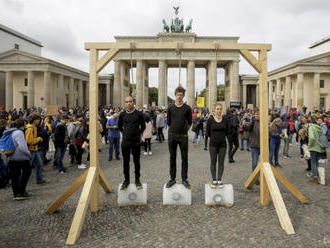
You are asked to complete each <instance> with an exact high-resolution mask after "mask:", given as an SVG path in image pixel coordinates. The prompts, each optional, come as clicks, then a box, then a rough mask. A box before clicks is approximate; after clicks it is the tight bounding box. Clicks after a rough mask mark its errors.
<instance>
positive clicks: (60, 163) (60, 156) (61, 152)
mask: <svg viewBox="0 0 330 248" xmlns="http://www.w3.org/2000/svg"><path fill="white" fill-rule="evenodd" d="M57 149H58V150H57V158H56V160H57V168H58V171H59V172H61V171H65V170H64V167H63V158H64V154H65V151H66V145H65V146H64V147H58V148H57Z"/></svg>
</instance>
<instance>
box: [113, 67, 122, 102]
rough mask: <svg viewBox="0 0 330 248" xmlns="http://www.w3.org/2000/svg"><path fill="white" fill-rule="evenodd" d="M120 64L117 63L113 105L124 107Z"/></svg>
mask: <svg viewBox="0 0 330 248" xmlns="http://www.w3.org/2000/svg"><path fill="white" fill-rule="evenodd" d="M120 64H121V61H115V75H114V81H113V105H114V106H121V105H123V102H124V99H123V100H122V99H121V79H120Z"/></svg>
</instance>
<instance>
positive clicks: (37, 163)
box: [25, 113, 46, 184]
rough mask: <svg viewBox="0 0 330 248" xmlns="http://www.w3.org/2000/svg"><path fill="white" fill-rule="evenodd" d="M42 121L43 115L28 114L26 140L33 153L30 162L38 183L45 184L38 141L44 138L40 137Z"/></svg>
mask: <svg viewBox="0 0 330 248" xmlns="http://www.w3.org/2000/svg"><path fill="white" fill-rule="evenodd" d="M40 121H41V116H40V115H39V114H38V113H32V114H30V115H29V116H28V124H27V125H26V129H25V140H26V143H27V146H28V149H29V151H30V153H31V160H30V164H31V166H33V167H34V170H35V174H36V182H37V184H44V183H46V181H45V180H44V179H43V175H42V167H43V165H44V164H43V161H42V158H41V156H40V153H39V152H38V143H39V142H42V141H43V139H42V138H41V137H38V132H37V127H38V126H39V124H40Z"/></svg>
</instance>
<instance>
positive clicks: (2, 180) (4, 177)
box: [0, 158, 9, 189]
mask: <svg viewBox="0 0 330 248" xmlns="http://www.w3.org/2000/svg"><path fill="white" fill-rule="evenodd" d="M8 183H9V175H8V171H7V167H6V165H5V163H4V162H3V160H2V159H1V158H0V189H3V188H6V186H7V185H8Z"/></svg>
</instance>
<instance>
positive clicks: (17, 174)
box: [4, 119, 32, 201]
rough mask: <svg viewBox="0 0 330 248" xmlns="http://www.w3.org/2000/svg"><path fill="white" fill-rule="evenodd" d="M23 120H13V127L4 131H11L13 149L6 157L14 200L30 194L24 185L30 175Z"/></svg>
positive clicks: (24, 197)
mask: <svg viewBox="0 0 330 248" xmlns="http://www.w3.org/2000/svg"><path fill="white" fill-rule="evenodd" d="M24 129H25V122H24V121H23V120H22V119H18V120H16V121H15V122H14V128H12V129H8V130H7V131H5V132H4V133H6V132H12V134H11V135H12V140H13V143H14V145H15V151H14V153H13V154H11V155H10V156H9V157H8V168H9V172H10V176H11V186H12V189H13V199H14V200H16V201H20V200H25V199H26V198H27V197H29V196H30V194H29V193H28V192H27V191H26V185H27V183H28V181H29V178H30V176H31V170H32V168H31V165H30V160H31V159H32V156H31V153H30V151H29V149H28V146H27V143H26V141H25V138H24Z"/></svg>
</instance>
